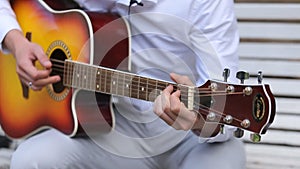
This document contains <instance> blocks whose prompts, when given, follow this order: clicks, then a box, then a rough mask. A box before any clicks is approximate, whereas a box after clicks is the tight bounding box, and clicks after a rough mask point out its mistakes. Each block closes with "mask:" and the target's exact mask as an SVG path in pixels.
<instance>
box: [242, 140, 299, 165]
mask: <svg viewBox="0 0 300 169" xmlns="http://www.w3.org/2000/svg"><path fill="white" fill-rule="evenodd" d="M246 152H247V154H248V156H247V169H296V168H300V160H299V159H300V148H295V147H285V146H272V145H262V144H246Z"/></svg>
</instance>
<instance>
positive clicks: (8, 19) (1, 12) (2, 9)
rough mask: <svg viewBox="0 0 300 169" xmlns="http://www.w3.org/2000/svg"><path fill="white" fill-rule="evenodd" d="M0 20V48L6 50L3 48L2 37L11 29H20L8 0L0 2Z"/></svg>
mask: <svg viewBox="0 0 300 169" xmlns="http://www.w3.org/2000/svg"><path fill="white" fill-rule="evenodd" d="M0 20H1V25H0V42H1V43H0V50H1V51H4V52H7V51H5V49H4V48H3V40H4V37H5V36H6V34H7V33H8V32H9V31H11V30H13V29H18V30H21V28H20V25H19V23H18V21H17V20H16V15H15V13H14V11H13V10H12V8H11V6H10V3H9V1H8V0H2V1H1V3H0Z"/></svg>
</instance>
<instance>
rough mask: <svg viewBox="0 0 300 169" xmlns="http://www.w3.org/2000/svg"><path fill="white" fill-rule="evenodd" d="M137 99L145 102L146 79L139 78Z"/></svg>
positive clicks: (146, 96) (146, 94) (146, 95)
mask: <svg viewBox="0 0 300 169" xmlns="http://www.w3.org/2000/svg"><path fill="white" fill-rule="evenodd" d="M139 79H140V80H139V88H138V89H139V99H142V100H147V98H148V93H147V90H148V89H147V79H146V78H143V77H140V78H139Z"/></svg>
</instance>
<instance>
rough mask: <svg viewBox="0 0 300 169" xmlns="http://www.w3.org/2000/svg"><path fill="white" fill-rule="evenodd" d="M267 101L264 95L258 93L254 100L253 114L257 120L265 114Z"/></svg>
mask: <svg viewBox="0 0 300 169" xmlns="http://www.w3.org/2000/svg"><path fill="white" fill-rule="evenodd" d="M265 107H266V106H265V102H264V99H263V97H262V96H261V95H260V94H258V95H256V97H255V98H254V100H253V112H252V115H253V117H254V119H255V120H256V121H261V120H262V119H263V118H264V116H265Z"/></svg>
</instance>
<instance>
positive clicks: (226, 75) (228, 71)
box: [223, 68, 230, 82]
mask: <svg viewBox="0 0 300 169" xmlns="http://www.w3.org/2000/svg"><path fill="white" fill-rule="evenodd" d="M229 76H230V69H228V68H225V69H224V71H223V77H224V82H227V80H228V77H229Z"/></svg>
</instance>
